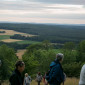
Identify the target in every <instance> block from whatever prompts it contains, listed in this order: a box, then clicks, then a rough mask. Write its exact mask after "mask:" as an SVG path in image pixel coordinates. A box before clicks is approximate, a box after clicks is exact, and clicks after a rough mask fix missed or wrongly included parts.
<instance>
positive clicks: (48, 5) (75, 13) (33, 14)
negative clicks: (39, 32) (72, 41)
mask: <svg viewBox="0 0 85 85" xmlns="http://www.w3.org/2000/svg"><path fill="white" fill-rule="evenodd" d="M4 21H5V22H26V23H54V24H85V0H0V22H4Z"/></svg>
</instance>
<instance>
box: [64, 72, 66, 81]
mask: <svg viewBox="0 0 85 85" xmlns="http://www.w3.org/2000/svg"><path fill="white" fill-rule="evenodd" d="M65 80H66V74H65V73H64V81H65Z"/></svg>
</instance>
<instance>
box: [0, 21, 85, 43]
mask: <svg viewBox="0 0 85 85" xmlns="http://www.w3.org/2000/svg"><path fill="white" fill-rule="evenodd" d="M0 29H8V30H15V31H19V32H23V33H28V34H33V35H39V36H35V37H32V38H30V39H29V40H32V41H43V40H49V41H51V42H53V43H65V42H69V41H73V42H76V43H78V42H80V41H81V40H85V26H77V25H76V26H74V25H44V24H27V23H21V24H20V23H1V24H0Z"/></svg>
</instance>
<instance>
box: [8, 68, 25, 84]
mask: <svg viewBox="0 0 85 85" xmlns="http://www.w3.org/2000/svg"><path fill="white" fill-rule="evenodd" d="M9 82H10V84H11V85H23V78H22V76H21V73H20V72H19V71H18V70H17V69H15V71H14V72H13V74H12V75H11V77H10V79H9Z"/></svg>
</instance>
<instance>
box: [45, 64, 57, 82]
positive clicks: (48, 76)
mask: <svg viewBox="0 0 85 85" xmlns="http://www.w3.org/2000/svg"><path fill="white" fill-rule="evenodd" d="M56 65H57V64H55V65H54V66H56ZM54 66H51V67H50V70H49V71H48V72H47V73H46V76H45V79H46V80H47V81H48V80H49V79H50V76H51V75H52V73H53V72H51V71H52V68H53V67H54ZM50 73H51V75H49V74H50ZM48 83H49V82H48Z"/></svg>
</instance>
